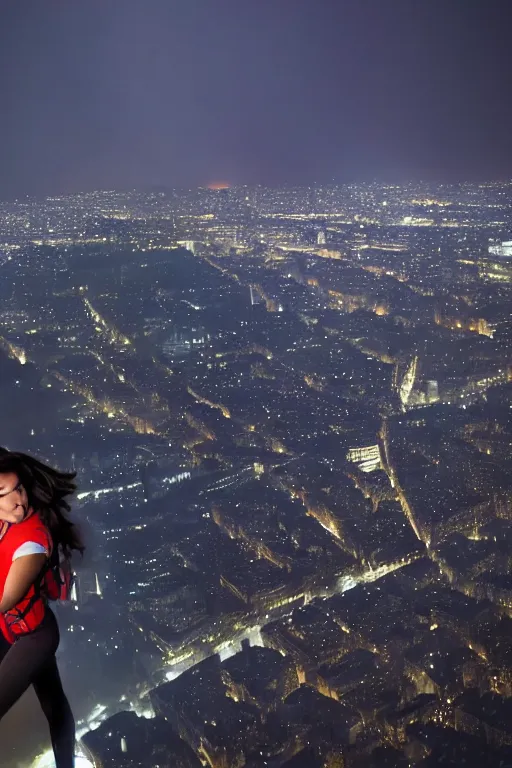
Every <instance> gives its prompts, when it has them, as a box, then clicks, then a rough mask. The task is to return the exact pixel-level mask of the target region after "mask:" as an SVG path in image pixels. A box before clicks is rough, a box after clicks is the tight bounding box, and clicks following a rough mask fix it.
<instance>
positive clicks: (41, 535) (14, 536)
mask: <svg viewBox="0 0 512 768" xmlns="http://www.w3.org/2000/svg"><path fill="white" fill-rule="evenodd" d="M6 538H8V540H9V542H10V543H12V544H13V545H14V544H15V543H19V544H23V543H24V542H26V541H34V542H35V543H36V544H42V545H43V546H45V547H49V546H51V540H52V539H51V535H50V531H49V530H48V528H47V526H46V525H45V523H44V521H43V520H42V519H41V517H40V515H39V513H38V512H33V513H32V514H31V515H30V517H27V518H26V519H25V520H23V521H22V522H21V523H17V524H16V525H11V527H10V528H9V531H8V533H7V535H6Z"/></svg>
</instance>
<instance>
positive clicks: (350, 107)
mask: <svg viewBox="0 0 512 768" xmlns="http://www.w3.org/2000/svg"><path fill="white" fill-rule="evenodd" d="M511 19H512V12H511V8H510V3H509V2H508V0H503V2H500V1H499V0H487V2H485V3H482V2H481V0H449V1H448V2H447V1H446V0H429V2H422V0H386V2H383V1H382V0H279V2H276V0H258V1H257V2H253V0H86V1H82V0H65V1H64V0H45V1H44V2H41V1H40V0H17V2H14V1H13V0H0V105H1V109H2V116H1V121H0V194H1V195H2V196H12V195H19V194H33V193H35V194H40V193H46V192H60V191H63V192H65V191H73V190H79V189H90V188H98V187H102V188H111V187H129V186H143V185H150V184H170V185H174V184H176V185H180V184H197V183H202V182H207V181H210V180H212V179H217V178H220V179H226V178H227V179H230V180H233V181H234V182H248V183H251V182H264V183H270V184H272V183H281V182H284V181H291V182H295V181H298V182H302V181H306V182H307V181H314V180H320V181H322V180H328V179H330V178H335V179H337V180H343V179H345V178H367V177H373V176H377V177H378V176H388V177H391V178H403V177H408V176H432V177H439V178H447V179H449V178H454V177H459V176H461V177H465V178H477V177H485V176H492V177H502V178H503V177H507V176H510V175H512V150H511V141H510V136H511V135H512V107H511V102H510V99H509V97H508V94H509V85H508V81H509V79H510V76H511V74H512V67H511V58H512V55H511V52H510V50H511V49H510V45H509V40H508V31H509V29H510V21H511Z"/></svg>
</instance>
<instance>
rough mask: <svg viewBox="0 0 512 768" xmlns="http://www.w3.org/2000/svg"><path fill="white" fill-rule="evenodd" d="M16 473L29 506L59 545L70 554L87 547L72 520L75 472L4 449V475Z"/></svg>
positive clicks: (0, 466)
mask: <svg viewBox="0 0 512 768" xmlns="http://www.w3.org/2000/svg"><path fill="white" fill-rule="evenodd" d="M7 472H14V473H15V474H16V475H17V476H18V479H19V481H20V482H21V483H22V485H23V487H24V488H25V490H26V492H27V496H28V503H29V505H30V506H31V507H32V508H33V509H34V510H35V511H37V512H38V513H39V515H40V516H41V519H42V520H43V522H44V524H45V525H46V526H47V528H48V529H49V531H50V533H51V535H52V539H53V541H54V543H55V544H58V545H60V546H61V547H62V549H63V551H64V553H65V554H66V555H69V554H71V552H72V551H73V550H77V551H78V552H80V553H81V554H83V552H84V550H85V546H84V544H83V542H82V538H81V536H80V533H79V531H78V529H77V527H76V525H75V524H74V523H72V522H71V520H70V519H69V517H68V514H69V512H70V511H71V507H70V505H69V502H68V500H67V497H68V496H71V495H72V494H73V493H74V492H75V491H76V485H75V482H74V480H75V476H76V473H75V472H60V471H59V470H58V469H54V468H53V467H50V466H49V465H48V464H43V462H42V461H38V460H37V459H34V457H33V456H28V455H27V454H25V453H17V452H15V451H8V450H7V449H6V448H0V474H3V473H7Z"/></svg>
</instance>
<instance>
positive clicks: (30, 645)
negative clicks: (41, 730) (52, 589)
mask: <svg viewBox="0 0 512 768" xmlns="http://www.w3.org/2000/svg"><path fill="white" fill-rule="evenodd" d="M74 477H75V476H74V474H69V473H65V472H59V471H57V470H56V469H52V468H51V467H49V466H46V465H45V464H42V463H41V462H40V461H37V460H36V459H34V458H32V457H31V456H26V455H25V454H22V453H13V452H10V451H7V450H5V449H4V448H0V635H1V636H0V719H1V718H2V717H3V716H4V715H5V713H6V712H7V711H8V710H9V709H10V708H11V707H12V706H13V704H14V703H15V702H16V701H17V700H18V699H19V698H20V696H21V695H22V694H23V693H24V692H25V691H26V690H27V688H28V687H29V686H30V685H33V686H34V690H35V692H36V695H37V697H38V699H39V701H40V703H41V707H42V709H43V712H44V714H45V715H46V718H47V720H48V724H49V726H50V735H51V740H52V746H53V751H54V754H55V764H56V768H73V765H74V752H75V722H74V719H73V714H72V712H71V708H70V706H69V703H68V700H67V698H66V695H65V693H64V691H63V689H62V683H61V680H60V676H59V671H58V669H57V662H56V659H55V653H56V651H57V647H58V645H59V630H58V627H57V622H56V619H55V616H54V614H53V612H52V611H51V610H50V608H49V607H48V600H47V597H46V595H45V589H44V582H45V573H47V571H48V564H49V559H50V557H51V555H52V553H55V552H57V551H62V552H63V553H64V554H65V555H69V554H70V553H71V551H73V550H78V551H79V552H83V551H84V546H83V544H82V542H81V539H80V537H79V535H78V532H77V530H76V528H75V526H74V525H73V523H71V521H70V520H69V519H68V517H67V512H69V510H70V507H69V504H68V502H67V497H68V496H70V495H71V494H72V493H73V492H74V491H75V489H76V486H75V484H74V482H73V480H74Z"/></svg>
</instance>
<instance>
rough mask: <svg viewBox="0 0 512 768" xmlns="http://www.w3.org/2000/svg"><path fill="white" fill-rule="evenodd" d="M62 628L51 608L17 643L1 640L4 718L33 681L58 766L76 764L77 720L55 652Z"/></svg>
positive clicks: (66, 767) (0, 689)
mask: <svg viewBox="0 0 512 768" xmlns="http://www.w3.org/2000/svg"><path fill="white" fill-rule="evenodd" d="M58 645H59V628H58V626H57V621H56V619H55V616H54V615H53V613H52V611H51V610H50V609H47V612H46V616H45V618H44V620H43V622H42V624H41V625H40V626H39V627H38V628H37V629H36V630H35V631H34V632H31V633H30V634H29V635H23V636H22V637H20V638H19V639H18V640H16V642H15V643H14V644H13V645H9V644H8V643H7V642H6V641H5V640H4V638H1V640H0V719H1V718H2V717H3V716H4V715H5V714H6V712H8V711H9V710H10V708H11V707H12V706H13V704H15V703H16V702H17V701H18V699H19V698H20V696H21V695H22V693H25V691H26V690H27V688H28V687H29V686H30V685H33V686H34V690H35V692H36V696H37V698H38V699H39V703H40V704H41V707H42V709H43V712H44V714H45V715H46V719H47V720H48V725H49V726H50V736H51V740H52V746H53V751H54V754H55V765H56V768H73V766H74V764H75V759H74V753H75V721H74V718H73V713H72V712H71V707H70V706H69V702H68V700H67V698H66V694H65V693H64V691H63V689H62V683H61V681H60V675H59V670H58V669H57V661H56V659H55V653H56V651H57V648H58Z"/></svg>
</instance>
